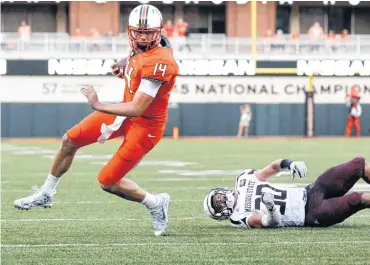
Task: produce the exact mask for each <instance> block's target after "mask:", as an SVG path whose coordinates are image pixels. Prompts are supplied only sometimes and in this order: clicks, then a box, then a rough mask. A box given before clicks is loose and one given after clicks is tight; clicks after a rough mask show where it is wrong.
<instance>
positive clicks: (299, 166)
mask: <svg viewBox="0 0 370 265" xmlns="http://www.w3.org/2000/svg"><path fill="white" fill-rule="evenodd" d="M287 170H290V171H291V174H292V177H293V178H295V177H300V178H303V177H305V176H306V175H307V168H306V165H305V163H304V162H301V161H292V160H289V159H278V160H275V161H274V162H272V163H271V164H270V165H268V166H266V167H265V168H263V169H261V170H259V171H257V172H256V177H257V178H258V179H259V180H261V181H267V180H268V179H269V178H271V177H273V176H275V175H276V174H277V173H279V172H280V171H287Z"/></svg>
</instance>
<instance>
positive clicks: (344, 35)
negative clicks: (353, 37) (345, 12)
mask: <svg viewBox="0 0 370 265" xmlns="http://www.w3.org/2000/svg"><path fill="white" fill-rule="evenodd" d="M340 37H341V39H342V40H347V39H348V38H349V33H348V30H346V29H344V30H342V34H341V35H340Z"/></svg>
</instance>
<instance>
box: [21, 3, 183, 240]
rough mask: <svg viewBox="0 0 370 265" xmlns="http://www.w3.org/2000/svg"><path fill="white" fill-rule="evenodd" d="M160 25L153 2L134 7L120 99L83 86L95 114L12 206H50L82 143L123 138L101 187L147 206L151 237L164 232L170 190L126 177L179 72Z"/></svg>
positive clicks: (158, 129) (155, 129)
mask: <svg viewBox="0 0 370 265" xmlns="http://www.w3.org/2000/svg"><path fill="white" fill-rule="evenodd" d="M162 27H163V23H162V15H161V13H160V11H159V10H158V9H157V8H155V7H154V6H152V5H140V6H138V7H136V8H135V9H133V11H132V12H131V14H130V16H129V23H128V27H127V34H128V37H129V43H130V46H131V52H130V56H129V57H128V58H127V61H126V67H125V69H124V79H125V81H126V85H125V92H124V100H123V102H121V103H116V104H105V103H101V102H99V100H98V96H97V94H96V92H95V90H94V88H93V87H90V86H86V87H83V88H82V89H81V92H82V94H84V95H85V96H86V98H87V100H88V103H89V104H90V106H91V107H92V108H93V109H94V110H95V112H94V113H92V114H91V115H89V116H87V117H86V118H85V119H83V120H82V121H81V122H80V123H79V124H77V125H75V126H74V127H73V128H71V129H69V130H68V131H67V133H66V134H65V135H64V136H63V139H62V144H61V147H60V149H59V151H58V153H57V155H56V157H55V159H54V162H53V164H52V167H51V170H50V173H49V175H48V177H47V179H46V181H45V184H44V185H43V186H42V187H41V188H40V189H37V190H36V192H35V193H34V194H32V195H30V196H28V197H25V198H21V199H18V200H16V201H15V202H14V206H15V207H17V208H20V209H26V210H28V209H31V208H33V207H37V206H38V207H50V206H51V205H52V204H53V202H54V193H55V190H56V187H57V184H58V182H59V180H60V178H61V176H62V175H63V174H64V173H66V172H67V171H68V169H69V168H70V166H71V164H72V161H73V158H74V155H75V153H76V151H77V150H78V149H79V148H80V147H83V146H86V145H89V144H92V143H96V142H99V143H104V142H105V141H106V140H109V139H113V138H116V137H119V136H124V140H123V142H122V144H121V146H120V147H119V148H118V150H117V152H116V153H115V154H114V155H113V157H112V158H111V159H110V161H109V162H108V163H107V164H106V165H105V166H104V167H103V168H102V169H101V171H100V173H99V176H98V180H99V182H100V186H101V188H102V189H103V190H104V191H107V192H109V193H112V194H114V195H117V196H119V197H121V198H123V199H126V200H130V201H135V202H139V203H141V204H143V205H145V206H146V207H147V208H148V210H149V212H150V214H151V215H152V217H153V227H154V235H156V236H158V235H162V234H163V232H164V231H165V229H166V228H167V223H168V217H167V212H168V205H169V201H170V196H169V194H167V193H161V194H158V195H155V194H151V193H149V192H147V191H145V190H143V189H141V188H140V187H139V186H138V185H137V184H136V183H134V182H132V181H130V180H128V179H125V178H124V176H125V175H126V174H127V173H128V172H129V171H130V170H131V169H133V168H134V167H135V166H136V165H137V164H138V163H139V161H140V160H141V159H142V158H143V157H144V156H145V155H146V154H147V153H148V152H149V151H150V150H151V149H152V148H153V147H154V146H155V145H156V144H157V143H158V142H159V141H160V139H161V138H162V136H163V133H164V128H165V123H166V120H167V105H168V101H169V97H170V92H171V90H172V88H173V87H174V85H175V80H176V76H177V75H178V71H179V70H178V66H177V63H176V61H175V59H174V57H173V51H172V49H171V47H170V45H169V42H168V41H166V40H165V39H163V37H162V36H161V34H160V32H161V29H162ZM115 70H116V69H114V71H113V72H114V73H115V74H116V75H119V74H117V72H116V71H115Z"/></svg>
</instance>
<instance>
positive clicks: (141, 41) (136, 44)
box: [127, 27, 161, 52]
mask: <svg viewBox="0 0 370 265" xmlns="http://www.w3.org/2000/svg"><path fill="white" fill-rule="evenodd" d="M127 31H128V36H129V41H130V46H131V48H132V49H134V50H136V51H143V52H145V51H148V50H150V49H153V48H155V47H157V46H158V45H159V42H160V41H161V33H160V32H161V30H160V29H140V28H133V27H128V29H127Z"/></svg>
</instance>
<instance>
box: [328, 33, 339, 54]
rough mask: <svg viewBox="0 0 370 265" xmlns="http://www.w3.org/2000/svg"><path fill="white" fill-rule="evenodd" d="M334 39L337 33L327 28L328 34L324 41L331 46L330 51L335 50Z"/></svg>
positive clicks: (335, 43)
mask: <svg viewBox="0 0 370 265" xmlns="http://www.w3.org/2000/svg"><path fill="white" fill-rule="evenodd" d="M336 39H337V34H335V31H334V30H329V32H328V35H327V36H326V41H327V43H328V44H329V46H330V47H331V50H332V51H336V50H337V47H336V45H337V42H336Z"/></svg>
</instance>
